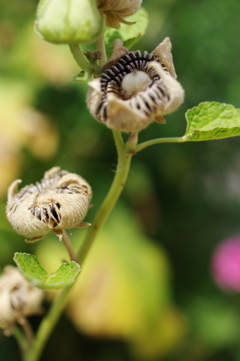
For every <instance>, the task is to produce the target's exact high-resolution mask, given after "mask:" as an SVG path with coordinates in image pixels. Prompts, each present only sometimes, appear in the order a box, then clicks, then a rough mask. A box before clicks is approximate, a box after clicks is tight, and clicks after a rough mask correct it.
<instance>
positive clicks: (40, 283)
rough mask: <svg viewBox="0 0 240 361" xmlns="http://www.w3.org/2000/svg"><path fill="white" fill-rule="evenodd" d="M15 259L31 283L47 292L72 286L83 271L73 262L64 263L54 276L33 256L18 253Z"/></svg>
mask: <svg viewBox="0 0 240 361" xmlns="http://www.w3.org/2000/svg"><path fill="white" fill-rule="evenodd" d="M13 259H14V261H15V263H16V264H17V266H18V269H19V271H20V272H21V273H22V275H23V276H24V277H25V278H26V279H27V280H28V281H29V282H31V283H32V284H33V285H34V286H37V287H39V288H42V289H45V290H53V289H55V290H56V289H59V288H63V287H66V286H69V285H71V284H72V283H74V282H75V280H76V278H77V276H78V274H79V273H80V271H81V267H80V265H79V264H78V263H76V262H74V261H71V262H66V263H63V264H62V265H61V266H60V268H59V269H58V270H57V271H56V272H54V273H53V274H48V273H47V271H46V270H45V269H44V268H43V267H42V266H41V264H40V263H39V261H38V259H37V257H35V256H33V255H31V254H28V253H20V252H16V253H15V254H14V258H13Z"/></svg>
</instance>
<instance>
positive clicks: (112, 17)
mask: <svg viewBox="0 0 240 361" xmlns="http://www.w3.org/2000/svg"><path fill="white" fill-rule="evenodd" d="M141 3H142V0H97V5H98V9H99V10H100V11H101V12H103V13H104V14H105V15H106V23H107V25H108V26H111V27H112V28H116V29H119V27H120V23H124V24H128V25H132V24H134V22H129V21H126V20H125V19H124V18H126V17H128V16H131V15H133V14H135V13H136V12H137V11H138V10H139V8H140V6H141Z"/></svg>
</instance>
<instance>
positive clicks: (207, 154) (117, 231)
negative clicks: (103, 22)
mask: <svg viewBox="0 0 240 361" xmlns="http://www.w3.org/2000/svg"><path fill="white" fill-rule="evenodd" d="M0 5H1V11H0V198H1V202H0V213H1V215H0V267H1V269H2V268H3V267H4V266H5V265H6V264H10V263H11V264H12V263H13V261H12V257H13V253H14V252H15V251H24V252H28V253H34V254H36V255H37V256H38V257H39V259H40V260H41V262H42V264H43V266H45V267H46V269H47V270H48V271H49V272H53V271H55V270H56V269H57V267H58V266H59V264H60V262H61V261H62V260H64V259H66V258H67V255H66V253H65V251H64V249H63V245H62V244H61V243H60V242H59V241H58V239H57V238H56V236H51V235H49V236H47V237H45V238H44V239H43V240H41V241H40V242H39V243H36V244H34V245H31V244H30V245H29V244H26V243H24V239H23V237H21V236H18V235H17V234H16V233H15V232H14V231H13V230H12V228H11V226H10V225H9V224H8V222H7V220H6V218H5V204H6V195H7V188H8V186H9V184H10V183H11V182H12V181H13V180H14V179H16V178H20V179H22V181H23V183H22V184H23V185H26V184H29V183H34V182H36V181H37V180H40V179H41V178H42V176H43V173H44V172H45V171H46V170H48V169H49V168H51V167H52V166H60V167H61V168H62V169H66V170H68V171H70V172H75V173H78V174H81V175H82V176H83V177H84V178H86V179H87V181H88V182H89V183H90V184H91V186H92V189H93V201H92V203H93V204H94V207H93V208H91V209H90V211H89V213H88V215H87V218H86V221H88V222H91V220H92V219H93V217H94V214H95V213H96V211H97V209H98V207H99V205H100V203H101V201H102V200H103V198H104V196H105V194H106V192H107V190H108V188H109V186H110V184H111V180H112V178H113V175H114V171H115V169H116V162H117V159H116V152H115V149H114V144H113V139H112V136H111V132H110V131H109V130H108V129H107V128H105V127H104V126H103V125H102V124H100V123H97V122H96V121H95V120H94V119H93V118H92V117H91V116H90V115H89V114H88V111H87V109H86V104H85V95H86V91H87V85H86V84H76V83H74V82H73V77H74V75H76V74H77V73H78V67H77V65H76V64H75V62H74V60H73V59H72V57H71V54H70V52H69V50H68V48H67V47H65V46H55V45H51V44H47V43H45V42H43V41H42V40H41V39H40V38H38V37H37V35H36V34H35V33H34V31H33V21H34V17H35V9H36V5H37V1H36V0H8V1H6V0H0ZM143 5H144V6H145V8H146V9H147V10H148V12H149V17H150V24H149V27H148V30H147V33H146V35H145V36H144V38H143V39H142V40H141V41H140V42H139V43H138V44H137V45H136V46H135V50H136V49H140V50H142V51H143V50H147V51H149V52H151V51H152V50H153V49H154V48H155V47H156V46H157V45H158V44H159V43H160V42H161V41H162V40H163V38H164V37H165V36H170V38H171V40H172V43H173V56H174V62H175V67H176V72H177V74H178V80H179V81H180V82H181V84H182V86H183V87H184V89H185V92H186V97H185V102H184V104H183V105H182V106H181V107H180V109H179V110H177V111H176V112H175V113H174V114H172V115H169V116H167V117H166V119H167V124H166V125H159V124H152V125H151V126H149V127H148V128H147V129H146V130H144V131H142V132H141V134H140V141H144V140H148V139H152V138H155V137H156V136H157V137H164V136H166V137H168V136H181V135H183V134H184V131H185V127H186V124H185V117H184V113H185V112H186V110H187V109H189V108H191V107H193V106H195V105H197V104H198V103H200V102H202V101H219V102H224V103H230V104H233V105H234V106H235V107H240V62H239V59H240V40H239V39H240V26H239V24H240V2H239V1H238V0H221V1H219V0H154V1H147V0H145V1H143ZM239 183H240V139H239V138H238V137H236V138H230V139H226V140H218V141H211V142H199V143H197V142H196V143H184V144H162V145H155V146H152V147H150V148H148V149H145V150H143V151H142V152H140V153H139V154H138V155H137V156H135V157H133V163H132V169H131V173H130V176H129V179H128V182H127V185H126V189H125V190H124V192H123V195H122V197H121V200H120V201H119V202H118V205H117V207H116V208H115V210H114V212H113V214H112V215H111V217H110V219H109V220H108V222H107V224H106V226H105V227H104V229H103V231H102V233H101V234H100V236H99V238H98V239H97V241H96V243H95V245H94V246H93V248H92V250H91V253H90V254H89V257H88V260H87V261H86V265H85V268H84V270H83V272H82V276H81V279H79V282H78V283H77V285H76V287H75V289H74V292H73V294H72V297H71V299H70V303H69V307H68V310H67V312H66V313H65V314H64V315H63V316H62V318H61V320H60V322H59V323H58V326H57V328H56V329H55V331H54V333H53V335H52V336H51V338H50V340H49V343H48V345H47V347H46V349H45V351H44V354H43V356H42V359H41V360H42V361H50V360H58V361H65V360H74V361H75V360H83V361H125V360H126V361H138V360H147V361H148V360H159V361H192V360H194V361H229V360H233V361H239V360H240V342H239V341H240V297H239V295H238V293H237V292H231V291H225V290H223V289H220V288H219V287H218V286H217V285H216V283H215V282H214V280H213V277H212V274H211V266H210V265H211V260H212V257H213V254H214V251H215V248H216V246H217V245H218V244H219V243H220V242H222V241H224V240H226V239H228V238H229V237H232V236H234V237H238V235H240V185H239ZM70 235H71V239H72V241H73V243H74V245H75V247H76V248H77V247H78V245H79V244H80V242H81V239H82V237H83V235H84V231H83V230H75V229H74V230H71V232H70ZM239 237H240V236H239ZM230 263H231V260H230ZM223 267H224V264H223ZM236 272H237V270H236ZM235 276H236V275H235ZM53 297H54V295H53V294H52V293H49V294H48V301H46V303H45V305H44V306H45V308H46V309H47V308H48V307H49V302H51V299H53ZM0 307H1V305H0ZM31 322H32V325H33V327H34V329H36V328H37V326H38V324H39V322H40V318H39V317H32V318H31ZM0 360H1V361H6V360H12V361H15V360H16V361H17V360H20V356H19V354H18V349H17V345H16V344H15V341H14V339H13V338H11V337H10V338H6V337H4V336H3V335H2V334H0Z"/></svg>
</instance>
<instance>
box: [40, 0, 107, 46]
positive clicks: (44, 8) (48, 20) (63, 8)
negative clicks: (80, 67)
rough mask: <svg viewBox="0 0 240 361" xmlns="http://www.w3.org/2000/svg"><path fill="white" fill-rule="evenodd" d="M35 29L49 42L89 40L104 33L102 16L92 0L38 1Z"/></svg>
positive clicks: (89, 41) (87, 41) (91, 40)
mask: <svg viewBox="0 0 240 361" xmlns="http://www.w3.org/2000/svg"><path fill="white" fill-rule="evenodd" d="M35 29H36V31H37V33H38V34H39V35H40V36H41V37H43V38H44V40H46V41H49V42H50V43H55V44H73V43H77V44H81V43H92V42H94V41H95V40H96V39H97V38H98V37H99V36H100V35H101V33H102V32H103V29H104V18H103V17H102V15H101V14H100V12H99V10H98V9H97V6H96V1H95V0H40V2H39V4H38V8H37V19H36V21H35Z"/></svg>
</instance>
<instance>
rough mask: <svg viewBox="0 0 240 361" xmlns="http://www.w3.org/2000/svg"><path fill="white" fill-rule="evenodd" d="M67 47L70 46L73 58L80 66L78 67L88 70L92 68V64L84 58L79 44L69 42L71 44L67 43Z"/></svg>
mask: <svg viewBox="0 0 240 361" xmlns="http://www.w3.org/2000/svg"><path fill="white" fill-rule="evenodd" d="M69 47H70V50H71V52H72V55H73V57H74V59H75V60H76V62H77V63H78V65H79V66H80V68H81V69H83V70H90V68H92V66H91V64H90V63H88V61H87V60H86V59H85V57H84V55H83V53H82V50H81V48H80V46H79V45H77V44H71V45H69Z"/></svg>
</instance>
